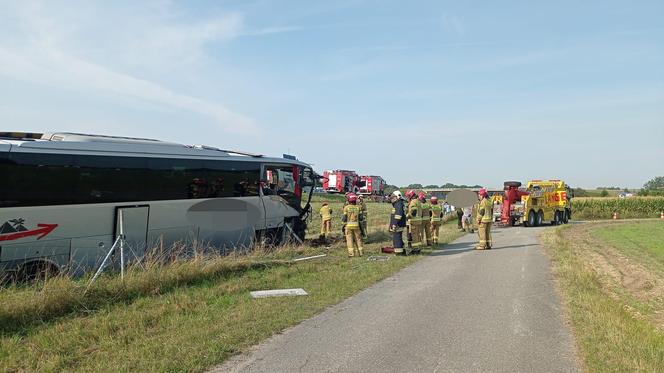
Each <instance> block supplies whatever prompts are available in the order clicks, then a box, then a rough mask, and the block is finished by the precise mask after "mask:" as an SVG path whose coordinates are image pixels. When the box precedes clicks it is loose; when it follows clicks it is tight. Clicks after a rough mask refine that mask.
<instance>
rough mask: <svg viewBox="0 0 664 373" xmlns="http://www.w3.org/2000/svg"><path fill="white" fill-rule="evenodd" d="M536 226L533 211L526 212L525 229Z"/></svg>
mask: <svg viewBox="0 0 664 373" xmlns="http://www.w3.org/2000/svg"><path fill="white" fill-rule="evenodd" d="M535 224H537V217H535V211H533V210H530V212H528V220H527V221H526V226H527V227H534V226H535Z"/></svg>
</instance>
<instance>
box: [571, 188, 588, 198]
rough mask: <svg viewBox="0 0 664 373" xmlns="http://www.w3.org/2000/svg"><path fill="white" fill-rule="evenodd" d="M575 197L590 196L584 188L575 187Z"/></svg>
mask: <svg viewBox="0 0 664 373" xmlns="http://www.w3.org/2000/svg"><path fill="white" fill-rule="evenodd" d="M574 197H588V192H587V191H586V190H585V189H583V188H574Z"/></svg>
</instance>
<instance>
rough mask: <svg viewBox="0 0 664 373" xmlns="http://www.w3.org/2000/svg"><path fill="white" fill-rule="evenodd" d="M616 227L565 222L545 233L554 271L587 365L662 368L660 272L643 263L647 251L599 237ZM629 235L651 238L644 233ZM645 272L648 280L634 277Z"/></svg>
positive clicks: (630, 227) (621, 369)
mask: <svg viewBox="0 0 664 373" xmlns="http://www.w3.org/2000/svg"><path fill="white" fill-rule="evenodd" d="M655 223H658V222H655ZM639 224H643V223H622V224H621V227H620V229H621V230H623V229H624V230H627V231H632V230H636V231H638V229H640V227H639ZM660 224H661V223H660ZM623 225H624V226H623ZM614 226H617V225H616V224H611V223H601V224H584V225H577V226H564V227H560V228H556V229H552V230H547V231H545V232H544V234H543V236H542V238H543V241H544V244H545V246H546V247H547V250H548V252H549V254H550V256H551V258H552V262H553V272H554V275H555V276H556V278H557V279H558V283H559V288H560V290H561V293H562V299H563V302H564V304H565V306H566V309H567V314H568V317H569V320H570V322H571V324H572V327H573V329H574V331H575V334H576V341H577V345H578V348H579V351H580V356H581V357H582V359H583V361H584V365H585V368H586V370H587V371H590V372H631V371H646V372H657V371H661V368H662V367H664V334H663V333H662V330H661V329H659V328H658V327H659V326H660V321H659V315H661V314H662V313H663V312H664V307H662V305H663V302H662V293H661V291H662V290H661V289H664V287H662V288H660V281H661V277H660V275H659V274H658V273H657V272H653V271H652V270H651V268H650V267H648V266H647V265H645V264H644V263H642V259H643V256H642V255H633V254H629V253H628V251H623V250H621V247H622V246H621V245H620V242H612V243H611V242H606V241H602V240H598V239H597V236H596V234H597V233H596V232H601V231H602V230H603V229H613V227H614ZM635 227H637V228H635ZM600 235H601V233H600ZM630 237H632V238H634V239H636V240H642V239H643V240H644V241H647V240H648V239H647V238H645V239H644V237H643V236H642V235H630ZM612 244H617V245H618V246H617V247H614V246H612ZM644 255H649V254H644ZM644 276H645V277H646V278H647V279H648V281H646V282H641V283H637V282H635V281H633V280H634V279H636V278H643V277H644ZM657 294H659V296H657ZM653 295H654V296H653Z"/></svg>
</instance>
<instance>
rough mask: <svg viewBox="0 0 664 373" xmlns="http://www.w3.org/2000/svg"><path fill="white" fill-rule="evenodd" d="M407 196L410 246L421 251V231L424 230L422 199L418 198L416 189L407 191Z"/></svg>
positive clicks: (416, 250)
mask: <svg viewBox="0 0 664 373" xmlns="http://www.w3.org/2000/svg"><path fill="white" fill-rule="evenodd" d="M406 198H408V213H407V216H408V227H409V230H410V231H409V234H408V241H410V246H411V247H412V248H413V251H415V252H419V251H420V250H421V246H422V241H421V237H422V235H421V233H420V231H421V230H422V216H421V215H420V210H421V209H422V206H421V203H420V200H419V199H418V198H417V193H415V191H414V190H409V191H408V192H406Z"/></svg>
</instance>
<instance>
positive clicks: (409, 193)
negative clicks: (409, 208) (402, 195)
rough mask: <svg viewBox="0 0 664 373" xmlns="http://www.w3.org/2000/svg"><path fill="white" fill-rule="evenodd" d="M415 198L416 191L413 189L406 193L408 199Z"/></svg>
mask: <svg viewBox="0 0 664 373" xmlns="http://www.w3.org/2000/svg"><path fill="white" fill-rule="evenodd" d="M413 197H415V191H414V190H412V189H411V190H409V191H407V192H406V198H408V199H413Z"/></svg>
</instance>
